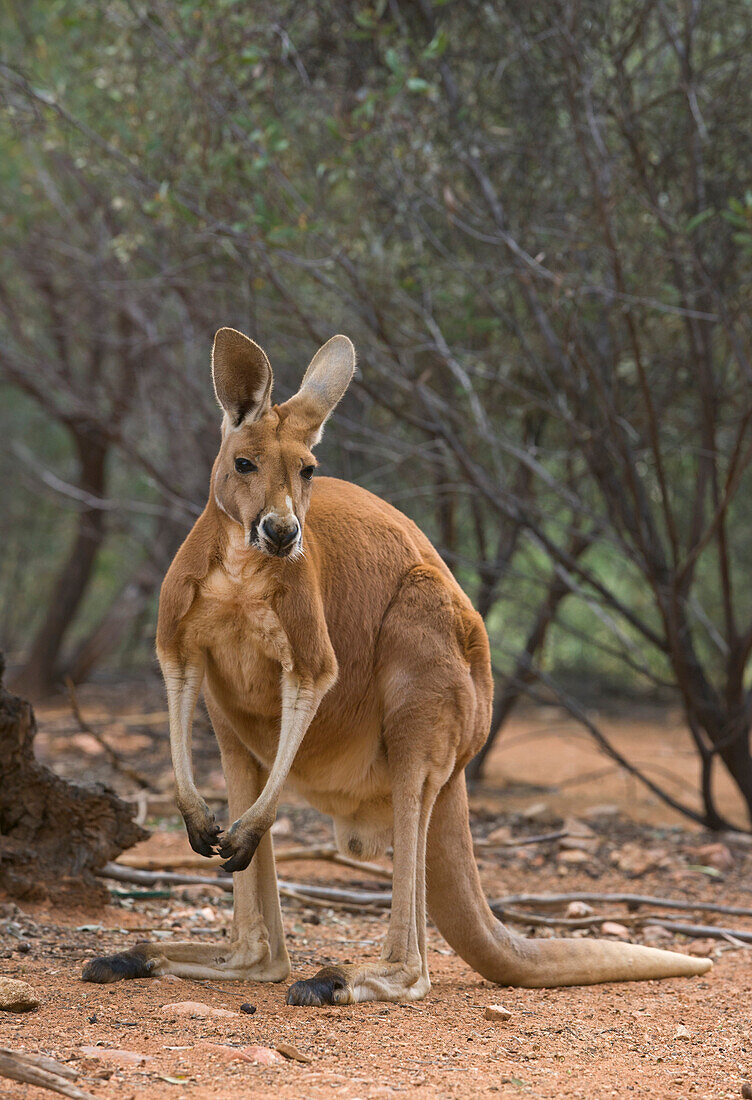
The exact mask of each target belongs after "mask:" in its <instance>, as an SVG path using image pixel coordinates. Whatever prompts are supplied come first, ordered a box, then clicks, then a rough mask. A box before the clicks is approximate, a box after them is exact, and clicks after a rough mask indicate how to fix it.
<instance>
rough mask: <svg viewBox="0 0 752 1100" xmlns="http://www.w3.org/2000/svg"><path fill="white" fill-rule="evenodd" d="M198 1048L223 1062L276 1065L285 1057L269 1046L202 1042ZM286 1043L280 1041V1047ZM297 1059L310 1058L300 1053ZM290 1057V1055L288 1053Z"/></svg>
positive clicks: (291, 1048)
mask: <svg viewBox="0 0 752 1100" xmlns="http://www.w3.org/2000/svg"><path fill="white" fill-rule="evenodd" d="M197 1045H198V1047H199V1049H201V1050H207V1051H210V1052H211V1053H212V1054H217V1055H219V1057H220V1058H221V1059H222V1060H223V1061H224V1062H255V1063H256V1065H259V1066H277V1065H281V1064H282V1063H284V1061H285V1059H284V1058H283V1057H282V1054H280V1053H279V1052H278V1051H276V1050H272V1048H271V1047H228V1046H224V1045H222V1044H221V1043H209V1042H203V1043H198V1044H197ZM286 1046H287V1044H286V1043H280V1047H286ZM288 1049H289V1050H295V1047H289V1048H288ZM298 1055H299V1058H298V1059H297V1060H299V1061H301V1062H306V1061H307V1062H310V1061H311V1059H310V1058H308V1057H306V1056H305V1055H302V1054H300V1051H298ZM288 1057H292V1055H288Z"/></svg>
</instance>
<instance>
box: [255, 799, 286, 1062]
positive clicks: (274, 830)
mask: <svg viewBox="0 0 752 1100" xmlns="http://www.w3.org/2000/svg"><path fill="white" fill-rule="evenodd" d="M271 834H272V836H292V821H291V820H290V818H289V817H278V818H277V820H276V821H275V822H274V824H273V825H272V827H271ZM261 1049H264V1048H262V1047H259V1050H261Z"/></svg>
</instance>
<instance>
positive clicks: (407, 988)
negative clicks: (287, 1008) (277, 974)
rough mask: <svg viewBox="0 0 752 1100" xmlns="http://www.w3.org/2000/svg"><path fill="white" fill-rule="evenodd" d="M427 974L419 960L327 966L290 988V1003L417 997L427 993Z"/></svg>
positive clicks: (352, 1002) (428, 985)
mask: <svg viewBox="0 0 752 1100" xmlns="http://www.w3.org/2000/svg"><path fill="white" fill-rule="evenodd" d="M430 988H431V983H430V981H429V979H428V974H427V973H426V972H425V970H424V969H423V968H422V967H421V966H420V964H418V965H417V966H405V965H403V964H401V963H385V962H379V963H362V964H360V965H354V966H325V967H323V969H322V970H319V972H318V974H315V975H314V976H313V977H312V978H305V979H303V980H302V981H299V982H295V983H294V984H293V985H291V986H290V988H289V989H288V991H287V1003H288V1004H289V1005H308V1006H311V1007H313V1008H320V1007H321V1006H322V1005H348V1004H357V1003H358V1002H360V1001H418V1000H420V999H421V998H422V997H425V995H426V994H427V993H428V991H429V989H430Z"/></svg>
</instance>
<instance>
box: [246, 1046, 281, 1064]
mask: <svg viewBox="0 0 752 1100" xmlns="http://www.w3.org/2000/svg"><path fill="white" fill-rule="evenodd" d="M244 1053H245V1054H247V1055H248V1058H249V1061H251V1062H256V1064H257V1065H259V1066H276V1065H278V1064H279V1063H281V1062H284V1060H285V1059H284V1058H283V1057H282V1055H281V1054H280V1053H279V1051H276V1050H272V1049H271V1047H245V1048H244Z"/></svg>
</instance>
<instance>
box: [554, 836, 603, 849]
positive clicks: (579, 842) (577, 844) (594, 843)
mask: <svg viewBox="0 0 752 1100" xmlns="http://www.w3.org/2000/svg"><path fill="white" fill-rule="evenodd" d="M599 843H600V842H599V840H598V839H597V837H586V836H563V837H562V838H561V840H560V841H559V848H560V849H561V850H562V851H565V852H575V851H581V852H596V851H597V850H598V845H599Z"/></svg>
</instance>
